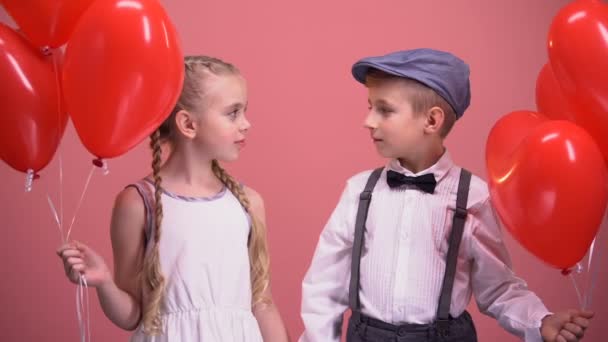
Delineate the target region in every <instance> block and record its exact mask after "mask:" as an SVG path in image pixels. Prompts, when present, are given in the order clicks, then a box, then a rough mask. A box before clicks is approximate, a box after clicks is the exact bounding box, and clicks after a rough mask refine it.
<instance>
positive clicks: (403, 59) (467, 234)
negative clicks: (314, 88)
mask: <svg viewBox="0 0 608 342" xmlns="http://www.w3.org/2000/svg"><path fill="white" fill-rule="evenodd" d="M352 73H353V76H354V77H355V79H356V80H357V81H359V82H361V83H363V84H364V85H365V86H366V87H367V88H368V92H369V114H368V116H367V118H366V120H365V126H366V127H367V128H368V129H369V131H370V135H371V138H372V140H373V142H374V144H375V146H376V149H377V150H378V153H379V154H380V155H382V156H383V157H386V158H390V161H389V162H388V164H387V165H386V166H385V167H382V168H379V169H376V170H370V171H366V172H362V173H360V174H358V175H355V176H354V177H352V178H350V179H349V180H348V182H347V184H346V189H345V190H344V192H343V194H342V197H341V198H340V201H339V203H338V205H337V207H336V209H335V210H334V212H333V214H332V215H331V217H330V219H329V222H328V223H327V225H326V226H325V228H324V230H323V232H322V233H321V236H320V239H319V243H318V245H317V248H316V251H315V254H314V257H313V260H312V264H311V266H310V268H309V270H308V272H307V274H306V277H305V279H304V282H303V284H302V319H303V321H304V325H305V331H304V334H303V335H302V337H301V338H300V342H326V341H339V339H340V335H341V326H342V316H343V314H344V312H345V311H346V310H347V309H348V308H349V307H350V309H351V311H352V316H351V318H350V321H349V324H348V331H347V338H346V340H347V341H349V342H359V341H397V342H404V341H408V342H423V341H424V342H426V341H441V342H448V341H450V342H451V341H454V342H456V341H459V342H470V341H477V335H476V332H475V327H474V325H473V322H472V320H471V316H470V315H469V313H468V312H466V311H465V308H466V306H467V304H468V303H469V301H470V299H471V295H472V294H474V295H475V299H476V301H477V305H478V306H479V308H480V310H481V311H482V312H483V313H485V314H487V315H490V316H492V317H494V318H496V319H497V320H498V322H499V324H500V325H501V326H502V327H503V328H505V329H506V330H508V331H509V332H511V333H512V334H514V335H516V336H519V337H520V338H522V339H525V341H529V342H531V341H551V342H553V341H558V342H566V341H578V340H579V339H580V338H582V336H583V334H584V331H585V329H586V328H587V326H588V324H589V319H591V317H592V316H593V313H591V312H581V311H578V310H568V311H563V312H558V313H550V312H549V311H548V310H547V309H546V308H545V306H544V305H543V303H542V302H541V301H540V299H539V298H538V297H537V296H536V295H535V294H534V293H532V292H531V291H529V290H528V289H527V287H526V284H525V282H524V281H523V280H521V279H519V278H517V277H516V276H515V275H514V274H513V271H512V269H511V262H510V259H509V255H508V253H507V250H506V248H505V245H504V243H503V241H502V237H501V232H500V229H499V225H498V223H497V221H496V218H495V216H494V213H493V210H492V207H491V203H490V197H489V193H488V189H487V185H486V183H485V182H484V181H483V180H481V179H480V178H478V177H476V176H472V175H471V173H470V172H469V171H467V170H465V169H463V168H460V167H458V166H456V165H455V164H454V163H453V162H452V159H451V158H450V155H449V153H448V152H447V150H446V149H445V147H444V144H443V141H444V138H445V137H446V135H447V134H448V133H449V132H450V129H451V128H452V126H453V125H454V123H455V122H456V121H457V120H458V119H459V118H460V117H462V115H463V114H464V112H465V110H466V109H467V107H468V106H469V102H470V98H471V93H470V86H469V67H468V65H467V64H466V63H465V62H463V61H462V60H461V59H459V58H458V57H456V56H454V55H452V54H450V53H447V52H442V51H437V50H431V49H417V50H408V51H399V52H394V53H391V54H388V55H384V56H379V57H369V58H364V59H361V60H360V61H358V62H357V63H355V64H354V66H353V68H352ZM372 199H373V200H372Z"/></svg>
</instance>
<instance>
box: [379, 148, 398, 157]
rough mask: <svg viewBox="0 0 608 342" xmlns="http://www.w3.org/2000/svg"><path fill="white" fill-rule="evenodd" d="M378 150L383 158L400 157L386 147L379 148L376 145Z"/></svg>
mask: <svg viewBox="0 0 608 342" xmlns="http://www.w3.org/2000/svg"><path fill="white" fill-rule="evenodd" d="M376 152H378V154H379V155H380V157H382V158H388V159H394V158H398V156H397V154H396V153H394V152H392V151H390V150H388V149H386V148H379V147H376Z"/></svg>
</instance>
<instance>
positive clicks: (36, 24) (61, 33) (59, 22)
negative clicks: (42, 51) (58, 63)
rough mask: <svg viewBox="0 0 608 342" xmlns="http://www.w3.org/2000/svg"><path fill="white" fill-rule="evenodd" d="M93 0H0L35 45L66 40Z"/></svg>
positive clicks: (52, 43)
mask: <svg viewBox="0 0 608 342" xmlns="http://www.w3.org/2000/svg"><path fill="white" fill-rule="evenodd" d="M92 2H93V1H92V0H0V3H1V4H2V6H4V8H5V9H6V11H7V12H8V13H9V14H10V15H11V17H13V19H14V20H15V22H16V23H17V25H19V28H20V29H21V31H23V33H24V34H25V35H26V36H27V37H28V39H29V40H30V41H31V42H32V43H33V44H34V45H36V46H38V47H42V46H49V47H51V48H56V47H59V46H61V45H63V44H65V43H66V42H67V41H68V39H69V37H70V34H71V33H72V30H73V29H74V26H76V22H77V21H78V19H79V18H80V16H81V15H82V14H83V13H84V11H85V10H86V9H87V8H88V7H89V5H90V4H91V3H92Z"/></svg>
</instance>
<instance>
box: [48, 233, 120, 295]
mask: <svg viewBox="0 0 608 342" xmlns="http://www.w3.org/2000/svg"><path fill="white" fill-rule="evenodd" d="M57 255H59V257H60V258H61V259H62V260H63V268H64V270H65V275H66V276H67V277H68V279H69V280H70V281H71V282H72V283H74V284H78V282H79V279H80V275H81V274H82V275H84V276H85V278H86V281H87V285H88V286H92V287H99V286H102V285H104V284H106V283H108V282H111V281H112V274H111V272H110V270H109V268H108V267H107V266H106V263H105V261H104V260H103V258H102V257H101V256H100V255H99V254H97V253H96V252H95V251H93V250H92V249H91V248H89V247H88V246H86V245H85V244H83V243H80V242H70V243H67V244H65V245H63V246H61V247H59V249H58V250H57Z"/></svg>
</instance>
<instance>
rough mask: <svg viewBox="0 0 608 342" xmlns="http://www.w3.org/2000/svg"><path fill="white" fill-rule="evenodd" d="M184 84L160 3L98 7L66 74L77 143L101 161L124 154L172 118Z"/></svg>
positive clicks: (76, 41) (81, 27)
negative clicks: (164, 121)
mask: <svg viewBox="0 0 608 342" xmlns="http://www.w3.org/2000/svg"><path fill="white" fill-rule="evenodd" d="M183 77H184V62H183V55H182V52H181V48H180V46H179V43H178V35H177V32H176V30H175V28H174V27H173V24H172V23H171V22H170V20H169V18H168V16H167V14H166V13H165V11H164V10H163V8H162V7H161V5H160V4H159V3H158V1H156V0H130V1H124V0H104V1H97V2H95V3H94V4H93V5H91V7H90V8H89V10H88V11H87V12H86V13H85V14H84V15H83V16H82V18H81V20H80V21H79V22H78V25H77V26H76V28H75V29H74V32H73V34H72V37H71V38H70V43H69V44H68V46H67V49H66V55H65V66H64V69H63V89H64V93H65V99H66V104H67V109H68V113H69V114H70V116H71V118H72V121H73V122H74V127H75V128H76V131H77V132H78V135H79V137H80V140H81V141H82V143H83V144H84V146H85V147H86V148H87V149H88V150H89V151H90V152H91V153H92V154H94V155H95V156H96V157H98V158H112V157H116V156H119V155H121V154H123V153H125V152H127V151H128V150H130V149H131V148H133V147H134V146H135V145H137V144H138V143H139V142H141V141H142V140H143V139H144V138H146V137H147V136H148V135H150V134H151V133H152V132H153V131H154V130H155V129H156V128H157V127H158V126H160V124H161V123H162V122H163V120H165V119H166V118H167V117H168V115H169V114H170V111H171V109H172V107H173V106H174V104H175V103H176V102H177V98H178V96H179V93H180V91H181V87H182V83H183Z"/></svg>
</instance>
